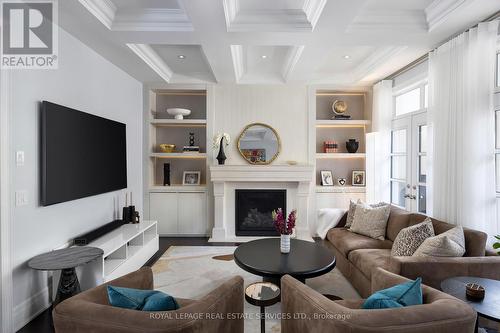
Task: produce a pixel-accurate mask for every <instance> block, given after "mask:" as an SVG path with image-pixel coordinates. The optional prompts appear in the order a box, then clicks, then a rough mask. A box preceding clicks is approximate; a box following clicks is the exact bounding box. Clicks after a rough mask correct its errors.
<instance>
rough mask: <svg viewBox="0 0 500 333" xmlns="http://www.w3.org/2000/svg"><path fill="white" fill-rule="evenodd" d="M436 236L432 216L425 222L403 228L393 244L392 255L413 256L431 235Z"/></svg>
mask: <svg viewBox="0 0 500 333" xmlns="http://www.w3.org/2000/svg"><path fill="white" fill-rule="evenodd" d="M433 236H434V228H433V227H432V221H431V219H430V218H427V219H425V220H424V222H422V223H419V224H415V225H412V226H409V227H407V228H404V229H401V231H400V232H399V234H398V236H397V237H396V239H395V240H394V244H393V245H392V250H391V255H393V256H411V255H413V253H415V251H416V250H417V249H418V247H419V246H420V245H421V244H422V243H423V242H424V241H425V240H426V239H427V238H429V237H433Z"/></svg>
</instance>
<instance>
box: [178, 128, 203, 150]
mask: <svg viewBox="0 0 500 333" xmlns="http://www.w3.org/2000/svg"><path fill="white" fill-rule="evenodd" d="M182 152H183V153H199V152H200V146H195V145H194V132H189V146H184V147H182Z"/></svg>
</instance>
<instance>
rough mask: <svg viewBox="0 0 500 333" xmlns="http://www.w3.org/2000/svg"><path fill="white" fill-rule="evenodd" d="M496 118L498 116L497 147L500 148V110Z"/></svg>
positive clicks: (496, 113) (496, 128)
mask: <svg viewBox="0 0 500 333" xmlns="http://www.w3.org/2000/svg"><path fill="white" fill-rule="evenodd" d="M495 118H496V127H495V132H496V133H495V134H496V135H495V136H496V149H500V111H496V112H495Z"/></svg>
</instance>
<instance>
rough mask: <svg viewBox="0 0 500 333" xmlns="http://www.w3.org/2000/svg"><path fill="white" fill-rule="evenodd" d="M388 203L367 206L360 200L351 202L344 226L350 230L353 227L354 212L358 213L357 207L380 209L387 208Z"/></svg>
mask: <svg viewBox="0 0 500 333" xmlns="http://www.w3.org/2000/svg"><path fill="white" fill-rule="evenodd" d="M387 205H388V203H386V202H379V203H376V204H369V205H368V204H366V203H364V202H363V201H361V200H360V199H358V201H356V202H354V201H352V200H350V201H349V209H348V210H347V215H346V220H345V224H344V225H343V226H344V227H346V228H350V227H351V226H352V222H353V221H354V212H355V211H356V207H357V206H367V207H371V208H379V207H385V206H387Z"/></svg>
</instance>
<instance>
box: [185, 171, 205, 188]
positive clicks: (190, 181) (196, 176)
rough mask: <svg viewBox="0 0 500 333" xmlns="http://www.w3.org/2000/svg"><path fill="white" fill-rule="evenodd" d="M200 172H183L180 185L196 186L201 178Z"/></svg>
mask: <svg viewBox="0 0 500 333" xmlns="http://www.w3.org/2000/svg"><path fill="white" fill-rule="evenodd" d="M200 175H201V172H200V171H184V173H183V175H182V185H187V186H198V185H200V178H201V176H200Z"/></svg>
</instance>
